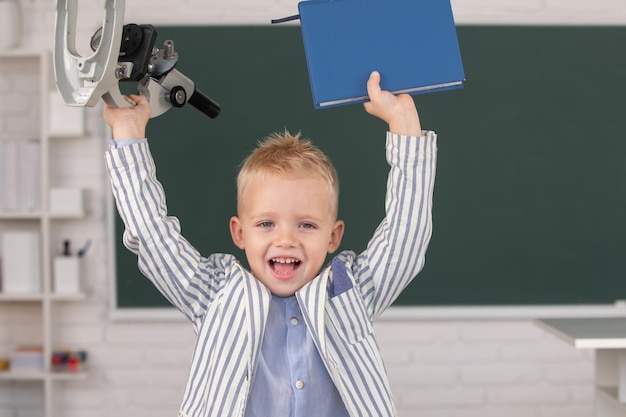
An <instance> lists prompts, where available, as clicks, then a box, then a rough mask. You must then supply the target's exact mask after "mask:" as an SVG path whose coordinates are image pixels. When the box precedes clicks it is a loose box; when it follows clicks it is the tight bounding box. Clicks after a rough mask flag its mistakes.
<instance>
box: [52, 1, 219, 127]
mask: <svg viewBox="0 0 626 417" xmlns="http://www.w3.org/2000/svg"><path fill="white" fill-rule="evenodd" d="M124 6H125V0H105V9H104V20H103V25H102V27H101V28H100V29H98V30H97V31H96V33H94V35H93V36H92V37H91V42H90V46H91V50H92V51H93V54H91V55H89V56H86V57H83V56H81V55H80V54H79V53H78V52H77V50H76V40H75V38H76V16H77V9H78V0H58V1H57V10H56V27H55V39H54V51H53V57H54V59H53V61H54V76H55V81H56V85H57V89H58V91H59V94H60V95H61V97H62V98H63V101H64V102H65V104H67V105H68V106H88V107H93V106H95V105H96V104H97V103H98V101H99V100H100V99H101V98H102V100H104V102H105V103H107V104H108V105H110V106H112V107H129V106H130V105H129V104H128V103H127V102H126V100H125V99H124V97H123V95H122V93H121V92H120V89H119V82H120V81H122V82H123V81H134V82H137V90H138V91H139V93H140V94H142V95H144V96H146V98H147V99H148V101H149V103H150V107H151V109H152V112H151V117H157V116H160V115H162V114H163V113H165V112H167V111H168V110H169V109H171V108H172V107H176V108H180V107H183V106H184V105H185V104H187V103H189V104H191V105H192V106H193V107H195V108H196V109H198V110H199V111H200V112H202V113H204V114H205V115H207V116H209V117H210V118H215V117H217V116H218V115H219V113H220V110H221V108H220V106H219V104H218V103H216V102H215V101H213V100H212V99H211V98H209V97H208V96H207V95H205V94H204V93H202V92H201V91H200V90H198V89H197V88H196V86H195V84H194V82H193V81H192V80H191V79H189V78H188V77H186V76H185V75H184V74H183V73H181V72H180V71H178V70H177V69H176V68H175V67H176V64H177V63H178V53H177V52H176V51H175V47H174V46H175V45H174V42H173V41H172V40H166V41H165V42H164V43H163V47H162V48H161V49H159V48H156V47H155V44H156V40H157V35H158V33H157V30H156V29H155V28H154V26H152V25H137V24H126V25H124V24H123V19H124Z"/></svg>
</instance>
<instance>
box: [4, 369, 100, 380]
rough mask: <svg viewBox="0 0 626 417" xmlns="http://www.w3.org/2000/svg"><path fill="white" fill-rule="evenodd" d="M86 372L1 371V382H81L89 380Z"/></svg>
mask: <svg viewBox="0 0 626 417" xmlns="http://www.w3.org/2000/svg"><path fill="white" fill-rule="evenodd" d="M87 376H88V373H87V372H86V371H79V372H43V371H0V381H43V380H44V379H46V378H50V379H53V380H55V381H80V380H85V379H87Z"/></svg>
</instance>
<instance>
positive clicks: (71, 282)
mask: <svg viewBox="0 0 626 417" xmlns="http://www.w3.org/2000/svg"><path fill="white" fill-rule="evenodd" d="M53 272H54V274H53V277H54V287H53V289H54V293H55V294H79V293H81V292H83V279H82V278H83V262H82V259H81V258H80V257H78V256H58V257H56V258H54V271H53Z"/></svg>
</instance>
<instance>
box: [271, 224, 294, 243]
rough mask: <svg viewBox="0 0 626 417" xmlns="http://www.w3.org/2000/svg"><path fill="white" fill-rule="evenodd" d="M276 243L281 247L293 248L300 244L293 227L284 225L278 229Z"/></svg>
mask: <svg viewBox="0 0 626 417" xmlns="http://www.w3.org/2000/svg"><path fill="white" fill-rule="evenodd" d="M274 243H275V244H276V246H278V247H281V248H293V247H295V246H296V245H297V244H298V240H297V239H296V236H295V234H294V233H293V231H292V230H291V229H289V228H286V227H282V228H279V229H278V231H277V233H276V239H275V240H274Z"/></svg>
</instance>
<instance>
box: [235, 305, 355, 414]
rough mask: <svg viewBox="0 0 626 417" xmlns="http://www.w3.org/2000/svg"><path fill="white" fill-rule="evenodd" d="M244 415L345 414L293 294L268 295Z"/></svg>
mask: <svg viewBox="0 0 626 417" xmlns="http://www.w3.org/2000/svg"><path fill="white" fill-rule="evenodd" d="M245 415H246V417H268V416H284V417H302V416H309V417H348V411H347V410H346V407H345V405H344V403H343V401H342V400H341V397H340V396H339V392H338V391H337V388H335V385H334V384H333V381H332V380H331V379H330V376H329V375H328V372H327V371H326V368H325V367H324V364H323V362H322V360H321V358H320V355H319V353H318V352H317V349H316V347H315V344H314V343H313V339H312V338H311V335H310V334H309V332H308V331H307V329H306V325H305V323H304V320H303V318H302V312H301V311H300V307H299V306H298V301H297V300H296V297H287V298H283V297H277V296H272V301H271V303H270V307H269V314H268V318H267V324H266V330H265V335H264V337H263V343H262V345H261V355H260V357H259V362H258V365H257V370H256V374H255V376H254V380H253V382H252V388H251V391H250V397H249V398H248V405H247V408H246V414H245Z"/></svg>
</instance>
